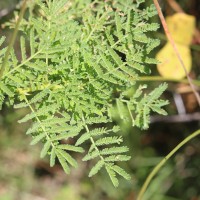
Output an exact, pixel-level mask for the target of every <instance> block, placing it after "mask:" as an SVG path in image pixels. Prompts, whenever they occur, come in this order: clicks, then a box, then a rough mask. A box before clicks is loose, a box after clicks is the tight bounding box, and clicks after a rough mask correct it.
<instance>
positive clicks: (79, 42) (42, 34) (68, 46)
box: [0, 0, 167, 186]
mask: <svg viewBox="0 0 200 200" xmlns="http://www.w3.org/2000/svg"><path fill="white" fill-rule="evenodd" d="M143 2H144V0H137V1H136V2H134V3H133V1H132V0H125V1H120V0H114V1H109V0H108V1H100V0H99V1H91V0H87V1H85V0H82V1H76V0H75V1H74V0H71V1H70V0H47V1H45V3H44V2H43V1H42V0H36V1H35V5H37V6H36V7H34V4H33V3H32V4H30V12H31V14H30V16H29V18H28V19H23V21H22V23H21V27H20V30H21V33H22V34H21V38H20V51H21V58H20V59H19V58H17V56H16V55H15V52H14V50H12V51H10V55H9V59H8V63H7V64H6V68H5V70H4V71H3V75H2V77H0V78H1V82H0V106H2V104H3V102H4V98H5V96H7V97H8V98H7V99H8V100H9V102H10V104H11V105H13V104H14V107H15V108H25V107H27V108H29V110H30V113H28V114H27V115H26V116H24V117H23V118H22V119H21V120H19V122H20V123H23V122H27V121H28V120H32V121H33V124H32V127H30V128H29V129H28V130H27V134H28V135H31V136H32V138H33V139H32V142H31V144H32V145H34V144H36V143H38V142H42V143H43V145H44V146H43V148H42V150H41V157H45V156H46V155H47V154H48V155H50V165H51V166H54V165H55V162H56V159H58V160H59V162H60V164H61V165H62V167H63V169H64V171H65V172H66V173H67V174H68V173H70V166H72V167H77V166H78V164H77V162H76V160H75V158H73V157H72V154H71V152H77V153H82V152H84V148H83V147H84V146H83V145H84V143H87V144H88V143H89V144H90V148H89V149H88V151H87V152H86V155H85V156H84V158H83V161H88V160H96V164H94V166H93V167H92V169H91V170H90V172H89V176H90V177H91V176H93V175H95V174H97V173H98V171H99V170H101V169H103V168H105V169H106V171H107V173H108V175H109V177H110V179H111V180H112V183H113V184H114V186H118V175H119V176H122V177H124V178H125V179H130V176H129V175H128V173H127V172H125V171H124V169H122V168H121V167H120V166H119V165H118V162H119V161H127V160H129V159H130V156H128V155H127V154H128V153H127V152H128V147H126V146H124V145H123V144H122V142H123V139H122V137H121V136H119V135H118V134H117V132H118V131H119V130H120V128H119V127H118V126H113V125H112V116H111V114H110V109H111V108H112V104H113V100H114V99H115V98H114V94H115V93H118V94H120V95H119V98H117V99H116V104H117V107H118V111H119V113H120V116H121V118H122V119H123V120H126V118H125V117H124V115H123V108H122V107H123V106H125V107H127V109H128V110H129V113H130V116H131V119H132V121H133V125H136V126H138V127H140V128H143V129H146V128H148V124H149V115H150V112H151V111H154V112H157V113H160V114H166V113H165V111H164V110H163V109H162V107H163V106H164V105H166V103H167V102H166V101H163V100H159V97H160V95H161V94H162V92H163V91H164V90H165V89H166V84H163V85H160V86H159V87H158V88H156V89H155V90H154V91H152V92H151V93H149V94H144V93H143V89H144V88H145V86H139V88H138V89H137V90H136V91H135V93H134V94H133V96H131V97H130V96H129V97H128V98H127V97H126V95H125V93H126V91H127V90H128V89H129V88H131V87H132V86H133V85H135V83H136V82H137V80H138V79H139V77H140V75H141V74H148V73H149V72H150V69H149V67H148V66H149V64H155V63H157V61H156V60H155V59H154V58H151V57H149V53H150V52H151V51H152V50H153V49H154V48H155V47H156V46H158V45H159V41H158V40H157V39H153V38H150V37H149V35H148V33H149V32H151V31H156V30H157V29H158V24H156V23H149V22H148V20H149V18H151V17H152V16H154V15H155V14H156V10H155V8H154V6H150V7H148V8H146V9H143V10H140V9H139V8H140V4H141V3H143ZM34 9H35V11H36V12H35V13H37V15H33V13H32V10H34ZM10 26H11V27H12V23H11V24H10ZM4 39H5V38H1V40H0V44H2V43H3V41H4ZM5 51H6V48H4V49H2V50H1V51H0V64H2V62H3V61H2V60H3V58H4V56H5ZM111 125H112V126H111ZM108 127H110V128H108ZM70 138H74V140H75V141H76V143H70V142H69V139H70ZM74 140H73V141H74ZM73 155H74V154H73Z"/></svg>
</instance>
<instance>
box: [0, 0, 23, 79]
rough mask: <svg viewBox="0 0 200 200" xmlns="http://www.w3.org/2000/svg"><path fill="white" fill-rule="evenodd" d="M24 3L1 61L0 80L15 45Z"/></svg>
mask: <svg viewBox="0 0 200 200" xmlns="http://www.w3.org/2000/svg"><path fill="white" fill-rule="evenodd" d="M26 3H27V0H24V2H23V4H22V8H21V11H20V13H19V18H18V20H17V23H16V26H15V30H14V32H13V35H12V37H11V40H10V43H9V46H8V48H7V50H6V53H5V57H4V59H3V63H2V66H1V70H0V79H1V78H2V77H3V73H4V71H5V70H6V65H7V62H8V57H9V54H10V51H11V49H12V47H13V45H14V43H15V39H16V37H17V32H18V29H19V25H20V22H21V20H22V18H23V16H24V13H25V10H26Z"/></svg>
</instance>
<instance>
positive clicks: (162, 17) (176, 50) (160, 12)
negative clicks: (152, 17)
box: [153, 0, 200, 106]
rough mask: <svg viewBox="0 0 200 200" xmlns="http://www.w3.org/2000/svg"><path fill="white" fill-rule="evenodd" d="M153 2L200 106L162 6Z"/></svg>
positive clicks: (199, 98) (199, 97) (199, 100)
mask: <svg viewBox="0 0 200 200" xmlns="http://www.w3.org/2000/svg"><path fill="white" fill-rule="evenodd" d="M153 2H154V4H155V6H156V9H157V12H158V15H159V17H160V20H161V23H162V25H163V28H164V31H165V34H166V36H167V38H168V40H169V42H170V43H171V45H172V47H173V49H174V52H175V53H176V55H177V58H178V60H179V62H180V64H181V66H182V67H183V69H184V71H185V74H186V77H187V79H188V83H189V85H190V87H191V89H192V91H193V93H194V95H195V97H196V99H197V101H198V104H199V106H200V96H199V93H198V92H197V91H196V89H195V87H194V85H193V83H192V79H191V78H190V76H189V75H188V72H187V70H186V67H185V65H184V62H183V59H182V57H181V55H180V53H179V51H178V49H177V46H176V44H175V42H174V39H173V38H172V36H171V34H170V32H169V29H168V26H167V23H166V21H165V18H164V16H163V13H162V11H161V8H160V5H159V3H158V1H157V0H153ZM171 2H172V1H171Z"/></svg>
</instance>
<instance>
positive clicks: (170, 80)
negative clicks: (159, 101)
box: [137, 76, 200, 86]
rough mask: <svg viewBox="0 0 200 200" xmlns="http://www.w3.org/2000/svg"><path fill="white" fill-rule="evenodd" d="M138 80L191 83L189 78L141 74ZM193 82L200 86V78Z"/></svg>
mask: <svg viewBox="0 0 200 200" xmlns="http://www.w3.org/2000/svg"><path fill="white" fill-rule="evenodd" d="M137 81H168V82H178V83H187V84H189V82H188V79H175V78H165V77H162V76H140V77H139V78H138V80H137ZM192 83H193V84H194V85H196V86H200V81H198V80H192Z"/></svg>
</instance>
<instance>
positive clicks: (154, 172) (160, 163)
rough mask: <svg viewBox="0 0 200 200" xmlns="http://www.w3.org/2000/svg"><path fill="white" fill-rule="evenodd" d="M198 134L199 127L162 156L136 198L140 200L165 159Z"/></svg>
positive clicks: (199, 131) (199, 132)
mask: <svg viewBox="0 0 200 200" xmlns="http://www.w3.org/2000/svg"><path fill="white" fill-rule="evenodd" d="M199 134H200V129H199V130H197V131H195V132H193V133H192V134H191V135H189V136H188V137H187V138H185V139H184V140H183V141H182V142H181V143H179V144H178V145H177V146H176V147H175V148H174V149H173V150H172V151H171V152H170V153H169V154H168V155H167V156H166V157H164V158H163V159H162V160H161V161H160V162H159V163H158V164H157V165H156V167H155V168H154V169H153V171H152V172H151V173H150V174H149V176H148V177H147V179H146V181H145V182H144V184H143V186H142V188H141V190H140V192H139V195H138V197H137V200H142V197H143V195H144V193H145V191H146V189H147V187H148V185H149V184H150V182H151V180H152V179H153V177H154V176H155V175H156V174H157V173H158V171H159V170H160V168H161V167H162V166H163V165H164V164H165V163H166V162H167V160H169V158H171V157H172V156H173V155H174V154H175V153H176V152H177V151H178V150H179V149H180V148H181V147H182V146H183V145H184V144H186V143H187V142H189V141H190V140H191V139H193V138H194V137H196V136H198V135H199Z"/></svg>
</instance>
